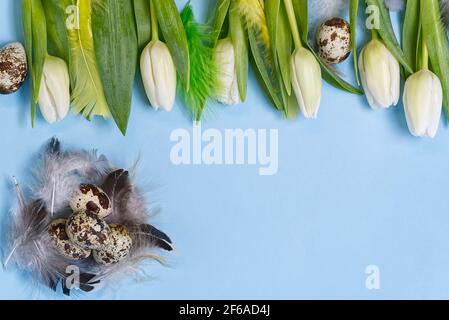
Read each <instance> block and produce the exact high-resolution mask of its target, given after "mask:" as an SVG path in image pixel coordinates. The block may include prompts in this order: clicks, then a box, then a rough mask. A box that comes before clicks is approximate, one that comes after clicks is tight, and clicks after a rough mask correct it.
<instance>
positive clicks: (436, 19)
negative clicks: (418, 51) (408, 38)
mask: <svg viewBox="0 0 449 320" xmlns="http://www.w3.org/2000/svg"><path fill="white" fill-rule="evenodd" d="M421 19H422V36H423V39H424V41H425V43H426V44H427V48H428V51H429V57H430V64H431V67H432V70H433V72H435V74H436V75H437V76H438V78H439V79H440V81H441V85H442V87H443V97H444V106H445V111H446V117H447V119H448V120H449V44H448V41H447V36H446V31H445V29H444V27H443V24H442V21H441V11H440V6H439V2H438V0H423V1H421Z"/></svg>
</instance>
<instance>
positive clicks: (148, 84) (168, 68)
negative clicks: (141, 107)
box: [140, 40, 176, 112]
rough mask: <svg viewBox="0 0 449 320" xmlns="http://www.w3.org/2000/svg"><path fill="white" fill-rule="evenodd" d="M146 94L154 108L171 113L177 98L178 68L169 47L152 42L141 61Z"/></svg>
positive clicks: (159, 42)
mask: <svg viewBox="0 0 449 320" xmlns="http://www.w3.org/2000/svg"><path fill="white" fill-rule="evenodd" d="M140 70H141V73H142V80H143V85H144V87H145V92H146V94H147V97H148V99H149V100H150V103H151V105H152V107H153V108H154V109H156V110H158V109H159V108H161V109H163V110H165V111H167V112H170V111H172V110H173V105H174V103H175V98H176V68H175V64H174V62H173V58H172V56H171V54H170V51H169V49H168V47H167V45H166V44H165V43H163V42H161V41H159V40H154V41H151V42H150V43H149V44H148V46H147V47H146V48H145V49H144V50H143V53H142V56H141V59H140Z"/></svg>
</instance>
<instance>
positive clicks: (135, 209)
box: [4, 138, 173, 295]
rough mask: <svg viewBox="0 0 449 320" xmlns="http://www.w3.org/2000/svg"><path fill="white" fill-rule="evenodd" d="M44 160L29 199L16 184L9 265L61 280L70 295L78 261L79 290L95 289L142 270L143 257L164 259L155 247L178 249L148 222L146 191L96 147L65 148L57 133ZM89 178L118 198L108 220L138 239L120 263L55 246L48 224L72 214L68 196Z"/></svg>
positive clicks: (48, 282)
mask: <svg viewBox="0 0 449 320" xmlns="http://www.w3.org/2000/svg"><path fill="white" fill-rule="evenodd" d="M40 159H41V161H40V162H38V164H37V166H36V168H34V172H35V173H37V174H35V175H34V177H35V180H36V181H35V183H34V184H33V186H34V187H33V188H31V189H30V193H31V194H30V197H29V199H26V198H25V196H24V195H23V193H22V191H21V189H20V186H19V184H18V183H16V185H15V188H16V194H17V203H16V205H15V206H14V207H13V209H12V210H11V214H12V221H11V224H10V230H9V233H8V236H7V242H6V248H5V249H6V250H5V253H6V256H5V257H4V265H5V266H7V267H8V266H11V265H16V266H18V268H19V269H21V270H23V271H26V272H28V273H30V274H31V275H32V277H33V279H34V280H36V281H37V282H38V283H41V284H44V285H45V286H47V287H50V288H51V289H53V290H56V289H57V287H58V284H61V285H62V289H63V293H64V294H66V295H70V294H71V291H72V290H71V289H70V288H67V287H66V281H65V280H66V279H67V278H68V274H67V273H66V268H67V266H70V265H75V266H77V267H78V268H79V269H80V289H81V290H82V291H84V292H90V291H93V290H94V289H98V288H100V287H101V286H104V285H107V284H111V283H113V282H110V281H114V282H115V281H116V280H119V279H121V278H123V277H124V276H128V275H133V274H134V275H136V274H138V273H139V270H140V267H139V264H140V263H141V262H142V261H143V260H146V259H150V260H155V261H158V262H161V263H163V260H162V258H160V257H159V256H158V255H157V254H156V253H155V249H156V248H161V249H163V250H166V251H172V250H173V246H172V242H171V240H170V238H169V237H168V236H167V235H166V234H165V233H163V232H162V231H160V230H158V229H156V228H155V227H153V226H152V225H149V224H148V220H149V218H150V213H149V211H148V209H147V207H146V205H145V199H144V196H143V194H142V193H141V192H140V191H139V189H138V188H137V187H136V186H135V185H134V183H133V181H132V179H131V178H130V176H129V173H128V171H126V170H124V169H118V170H117V169H115V168H114V167H113V166H112V165H111V164H110V163H109V162H108V161H107V159H106V158H105V157H104V156H101V157H97V156H96V153H95V152H93V151H91V152H88V151H62V150H61V146H60V143H59V141H58V140H57V139H55V138H54V139H52V140H51V141H50V143H49V144H48V146H47V148H46V149H45V150H44V152H43V154H42V155H41V156H40ZM55 180H56V183H55V182H54V181H55ZM86 182H87V183H93V184H96V185H99V186H101V187H102V188H104V191H105V192H106V193H107V194H108V196H109V197H110V199H111V201H112V202H113V213H112V214H111V215H110V216H109V217H108V218H107V222H108V223H111V224H112V223H114V224H122V225H124V226H126V227H127V228H128V230H129V232H130V235H131V237H132V239H133V246H132V248H131V251H130V254H129V255H128V256H127V257H126V258H125V259H124V260H123V261H121V262H120V263H117V264H114V265H111V266H103V265H99V264H97V263H95V262H94V261H93V259H92V258H89V259H87V260H83V261H71V260H67V259H65V258H63V257H62V256H60V255H59V254H58V253H57V252H56V250H54V249H53V245H52V243H51V241H50V237H49V235H48V231H47V227H48V225H49V224H50V223H51V221H53V220H55V219H57V218H67V217H68V216H70V215H71V210H70V208H69V199H70V197H71V195H72V194H73V190H74V189H75V188H77V187H78V186H79V184H80V183H86ZM55 185H56V188H55ZM39 186H40V187H39ZM41 189H42V190H41ZM54 190H56V192H54ZM50 208H52V209H50ZM50 210H53V212H52V213H51V212H50Z"/></svg>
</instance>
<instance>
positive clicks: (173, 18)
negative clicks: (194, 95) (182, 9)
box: [151, 0, 190, 91]
mask: <svg viewBox="0 0 449 320" xmlns="http://www.w3.org/2000/svg"><path fill="white" fill-rule="evenodd" d="M151 1H154V4H155V7H156V14H157V20H158V22H159V26H160V28H161V31H162V34H163V36H164V39H165V41H166V42H167V46H168V48H169V49H170V53H171V55H172V57H173V62H174V63H175V66H176V69H177V70H178V73H179V76H180V78H181V81H182V83H183V84H184V89H185V90H186V91H188V90H189V86H190V58H189V45H188V43H187V36H186V33H185V30H184V26H183V24H182V21H181V17H180V15H179V12H178V8H177V7H176V4H175V2H174V0H151Z"/></svg>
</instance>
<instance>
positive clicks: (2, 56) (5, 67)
mask: <svg viewBox="0 0 449 320" xmlns="http://www.w3.org/2000/svg"><path fill="white" fill-rule="evenodd" d="M26 75H27V58H26V53H25V49H24V48H23V46H22V44H21V43H19V42H15V43H10V44H8V45H6V46H4V47H3V48H1V49H0V93H1V94H10V93H13V92H16V91H17V90H19V89H20V87H21V86H22V84H23V82H24V81H25V78H26Z"/></svg>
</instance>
